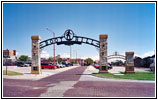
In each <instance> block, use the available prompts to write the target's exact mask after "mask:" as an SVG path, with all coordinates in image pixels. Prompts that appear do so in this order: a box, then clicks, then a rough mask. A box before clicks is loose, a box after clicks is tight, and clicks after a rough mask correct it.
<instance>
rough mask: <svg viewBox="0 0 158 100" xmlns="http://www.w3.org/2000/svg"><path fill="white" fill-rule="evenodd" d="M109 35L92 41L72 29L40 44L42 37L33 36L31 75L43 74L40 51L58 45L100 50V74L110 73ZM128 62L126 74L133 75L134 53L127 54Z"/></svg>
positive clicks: (102, 35) (103, 35)
mask: <svg viewBox="0 0 158 100" xmlns="http://www.w3.org/2000/svg"><path fill="white" fill-rule="evenodd" d="M107 38H108V35H107V34H101V35H100V36H99V41H98V40H95V39H91V38H88V37H83V36H77V35H75V33H74V32H73V31H72V30H71V29H67V30H66V31H65V32H64V35H62V36H60V37H55V38H50V39H47V40H43V41H41V42H40V40H41V37H40V36H31V40H32V67H31V73H32V74H41V73H42V72H41V56H40V55H41V54H40V51H41V49H42V48H44V47H46V46H49V45H52V44H57V45H61V44H64V45H68V46H70V45H74V44H79V45H81V44H82V43H85V44H89V45H92V46H94V47H97V48H99V58H100V67H99V72H103V73H108V66H107ZM126 54H127V55H126V60H127V61H126V62H127V66H129V68H126V72H127V73H128V72H130V73H133V72H134V66H133V54H134V53H133V52H132V53H131V52H127V53H126Z"/></svg>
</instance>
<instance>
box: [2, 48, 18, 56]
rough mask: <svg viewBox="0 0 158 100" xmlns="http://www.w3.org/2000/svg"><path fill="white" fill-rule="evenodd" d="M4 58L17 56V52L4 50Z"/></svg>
mask: <svg viewBox="0 0 158 100" xmlns="http://www.w3.org/2000/svg"><path fill="white" fill-rule="evenodd" d="M4 56H16V50H8V49H7V50H3V57H4Z"/></svg>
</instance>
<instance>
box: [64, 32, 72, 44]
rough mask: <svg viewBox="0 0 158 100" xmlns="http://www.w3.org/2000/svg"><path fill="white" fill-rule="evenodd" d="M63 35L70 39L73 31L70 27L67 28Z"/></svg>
mask: <svg viewBox="0 0 158 100" xmlns="http://www.w3.org/2000/svg"><path fill="white" fill-rule="evenodd" d="M64 37H65V39H66V40H68V41H71V40H72V39H73V37H74V32H73V31H72V30H71V29H67V30H66V31H65V33H64Z"/></svg>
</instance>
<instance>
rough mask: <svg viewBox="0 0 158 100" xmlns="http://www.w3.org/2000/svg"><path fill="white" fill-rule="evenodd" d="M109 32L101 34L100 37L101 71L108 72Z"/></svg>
mask: <svg viewBox="0 0 158 100" xmlns="http://www.w3.org/2000/svg"><path fill="white" fill-rule="evenodd" d="M107 38H108V35H107V34H101V35H100V37H99V40H100V54H99V61H100V64H99V72H100V73H108V66H107Z"/></svg>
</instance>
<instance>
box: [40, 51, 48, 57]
mask: <svg viewBox="0 0 158 100" xmlns="http://www.w3.org/2000/svg"><path fill="white" fill-rule="evenodd" d="M49 57H50V55H49V53H48V52H47V51H44V50H43V51H42V52H41V58H49Z"/></svg>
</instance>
